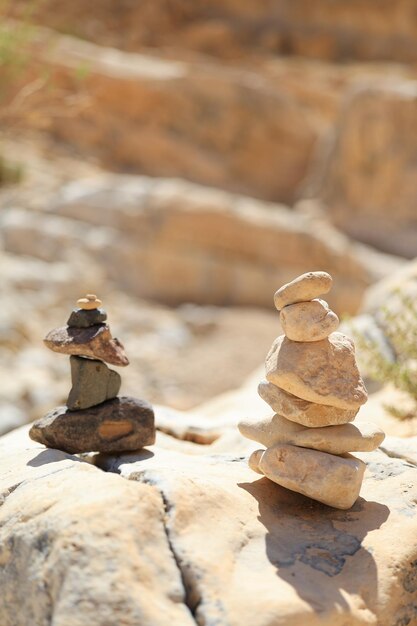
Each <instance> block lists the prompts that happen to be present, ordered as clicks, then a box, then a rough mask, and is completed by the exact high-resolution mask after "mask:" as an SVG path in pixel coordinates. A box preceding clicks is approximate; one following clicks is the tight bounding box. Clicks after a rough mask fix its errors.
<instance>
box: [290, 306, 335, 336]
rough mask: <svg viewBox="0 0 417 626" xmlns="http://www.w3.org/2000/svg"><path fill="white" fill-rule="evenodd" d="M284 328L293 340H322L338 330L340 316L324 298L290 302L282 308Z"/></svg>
mask: <svg viewBox="0 0 417 626" xmlns="http://www.w3.org/2000/svg"><path fill="white" fill-rule="evenodd" d="M280 321H281V326H282V330H283V331H284V333H285V335H286V336H287V337H288V339H291V340H292V341H321V340H322V339H325V338H326V337H328V336H329V335H330V334H331V333H333V332H334V331H335V330H337V328H338V326H339V318H338V317H337V315H336V313H334V312H333V311H332V310H331V309H330V308H329V305H328V304H327V302H325V301H324V300H318V299H316V300H310V301H309V302H297V304H289V305H288V306H285V307H284V308H283V309H281V313H280Z"/></svg>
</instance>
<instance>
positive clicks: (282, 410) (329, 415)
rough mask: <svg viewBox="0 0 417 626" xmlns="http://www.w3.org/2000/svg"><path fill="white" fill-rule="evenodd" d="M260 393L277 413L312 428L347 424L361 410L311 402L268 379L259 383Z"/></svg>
mask: <svg viewBox="0 0 417 626" xmlns="http://www.w3.org/2000/svg"><path fill="white" fill-rule="evenodd" d="M258 393H259V395H260V397H261V398H262V400H265V402H266V403H267V404H269V406H270V407H271V409H273V410H274V411H275V412H276V413H279V414H280V415H283V416H284V417H286V418H287V419H288V420H291V421H292V422H297V423H298V424H302V425H303V426H309V427H310V428H320V427H323V426H334V425H337V424H346V423H347V422H351V421H352V420H353V419H355V415H356V414H357V412H358V410H359V409H340V408H338V407H335V406H328V405H326V404H317V403H316V402H309V401H308V400H303V399H302V398H297V396H293V395H292V394H290V393H287V392H286V391H284V390H283V389H280V388H279V387H277V386H276V385H273V384H272V383H269V382H268V381H266V380H263V381H261V382H260V383H259V385H258Z"/></svg>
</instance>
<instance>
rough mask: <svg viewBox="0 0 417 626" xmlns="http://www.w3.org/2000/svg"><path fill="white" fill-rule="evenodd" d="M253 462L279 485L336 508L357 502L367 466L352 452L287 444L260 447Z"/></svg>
mask: <svg viewBox="0 0 417 626" xmlns="http://www.w3.org/2000/svg"><path fill="white" fill-rule="evenodd" d="M249 465H250V467H251V468H252V469H253V470H254V471H256V472H258V473H259V474H264V475H265V476H266V477H267V478H269V479H270V480H272V481H274V482H275V483H277V484H278V485H281V486H282V487H286V488H287V489H290V490H291V491H296V492H297V493H301V494H303V495H304V496H308V497H309V498H312V499H313V500H318V501H319V502H322V503H323V504H327V505H328V506H332V507H334V508H336V509H350V507H351V506H353V504H354V503H355V501H356V500H357V498H358V496H359V492H360V488H361V485H362V480H363V474H364V471H365V467H366V466H365V463H363V462H362V461H360V460H359V459H357V458H355V457H354V456H352V455H350V454H346V455H345V456H343V457H340V456H335V455H333V454H328V453H326V452H318V451H317V450H309V449H306V448H298V447H296V446H291V445H285V444H279V445H276V446H273V447H271V448H268V449H267V450H256V451H255V452H253V453H252V455H251V457H250V459H249Z"/></svg>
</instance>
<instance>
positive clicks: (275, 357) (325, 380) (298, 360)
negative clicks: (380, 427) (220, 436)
mask: <svg viewBox="0 0 417 626" xmlns="http://www.w3.org/2000/svg"><path fill="white" fill-rule="evenodd" d="M266 378H267V380H268V381H269V382H271V383H273V384H274V385H276V386H277V387H280V388H281V389H284V391H287V392H288V393H291V394H292V395H294V396H297V397H299V398H302V399H303V400H308V401H309V402H316V403H318V404H325V405H329V406H335V407H340V408H342V409H355V408H357V407H359V406H361V405H362V404H364V403H365V402H366V400H367V399H368V394H367V392H366V389H365V385H364V383H363V380H362V378H361V375H360V373H359V370H358V367H357V364H356V359H355V347H354V344H353V341H352V340H351V339H350V338H349V337H347V336H346V335H343V334H342V333H338V332H336V333H332V334H331V335H329V337H328V338H327V339H323V340H322V341H314V342H311V343H301V342H297V341H290V340H289V339H287V337H285V335H281V336H280V337H278V338H277V339H276V340H275V341H274V343H273V345H272V348H271V350H270V352H269V354H268V356H267V358H266Z"/></svg>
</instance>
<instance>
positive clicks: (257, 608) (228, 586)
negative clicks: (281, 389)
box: [0, 403, 417, 626]
mask: <svg viewBox="0 0 417 626" xmlns="http://www.w3.org/2000/svg"><path fill="white" fill-rule="evenodd" d="M236 408H239V404H238V403H237V404H236ZM197 414H198V412H197V413H196V415H197ZM218 417H219V418H220V417H221V416H220V415H219V416H218ZM162 438H163V439H164V446H165V447H164V449H163V448H161V442H160V441H158V445H157V446H155V447H151V448H150V449H149V450H143V451H142V452H140V453H137V454H136V453H134V454H132V453H131V454H125V455H121V456H120V455H118V456H103V455H100V457H99V458H98V460H97V462H99V463H100V466H101V467H102V468H103V469H104V470H106V471H105V472H101V471H98V470H97V469H96V468H94V467H92V466H91V465H88V464H87V463H83V462H80V459H78V458H76V457H72V456H70V455H68V454H63V453H60V452H57V451H53V450H43V449H42V448H41V447H39V446H36V444H34V443H33V442H31V441H30V440H28V438H27V429H26V428H25V429H21V431H20V432H19V431H18V432H15V433H12V434H10V435H6V436H5V437H3V438H0V503H2V504H0V562H1V566H0V586H1V594H0V623H1V625H2V626H28V624H49V623H50V619H51V615H53V616H54V626H55V625H56V626H82V625H84V624H86V623H87V622H88V623H90V624H94V626H108V624H121V623H123V624H124V626H138V625H139V624H142V623H143V624H149V625H152V626H166V624H167V623H169V624H171V625H172V626H191V625H194V626H195V624H196V623H199V624H206V625H207V626H214V625H215V624H217V625H218V626H223V624H226V623H227V624H231V625H233V626H235V625H238V624H239V625H240V626H266V625H267V624H268V625H270V626H272V624H273V626H300V625H301V624H302V625H303V626H324V623H325V624H326V626H346V625H347V624H349V626H364V624H369V625H371V624H378V625H379V626H392V624H395V623H398V624H399V622H398V620H399V619H402V620H403V623H404V624H405V623H407V620H408V623H409V624H412V623H413V619H414V618H415V601H414V598H415V596H416V586H415V567H414V562H415V560H416V559H417V541H416V537H417V515H416V513H417V505H416V502H417V478H416V477H417V470H416V468H415V467H413V466H410V464H409V463H406V462H404V461H402V460H399V459H397V458H389V457H387V456H386V455H384V454H383V453H382V452H379V451H377V452H374V453H372V455H369V454H364V455H363V459H364V460H366V461H367V462H368V464H369V465H368V468H369V469H368V471H367V472H366V475H365V480H364V483H363V488H362V496H363V497H362V498H360V499H359V500H358V501H357V503H356V504H355V506H354V508H353V509H352V511H349V512H346V511H338V510H335V509H328V508H327V507H324V506H323V505H321V504H320V503H318V502H312V501H310V500H306V498H305V497H303V496H302V495H300V494H298V493H295V492H291V491H288V490H287V489H284V488H283V487H280V486H279V485H277V484H275V483H274V482H272V481H271V480H267V479H266V478H262V477H260V476H257V475H256V474H254V473H253V472H252V471H251V470H250V469H249V468H248V467H247V464H246V461H245V460H242V459H241V458H240V457H241V455H242V450H243V449H246V444H247V442H245V440H244V439H243V438H239V439H240V441H241V444H242V445H241V446H240V444H239V442H238V441H236V442H234V444H233V447H231V448H229V449H228V450H227V449H224V450H223V452H224V453H223V454H221V455H219V454H216V455H215V456H214V455H213V454H212V451H213V452H214V447H212V446H199V445H196V444H193V443H191V442H188V441H187V442H183V441H177V440H174V439H173V438H171V437H168V436H167V435H165V436H162ZM169 440H171V441H172V442H173V444H175V447H177V446H178V448H177V451H174V450H173V449H168V446H169ZM216 443H217V442H216ZM214 445H215V444H214ZM243 446H245V447H243ZM180 448H181V449H182V451H181V450H180ZM191 449H192V450H193V452H192V453H191V454H189V453H188V451H189V450H191ZM152 452H153V454H152ZM193 454H194V455H198V458H196V457H195V456H193ZM317 454H318V453H317ZM113 472H114V473H117V474H120V475H114V474H113ZM126 479H130V480H126ZM324 616H325V617H324ZM271 620H272V621H271ZM323 620H325V621H323Z"/></svg>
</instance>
